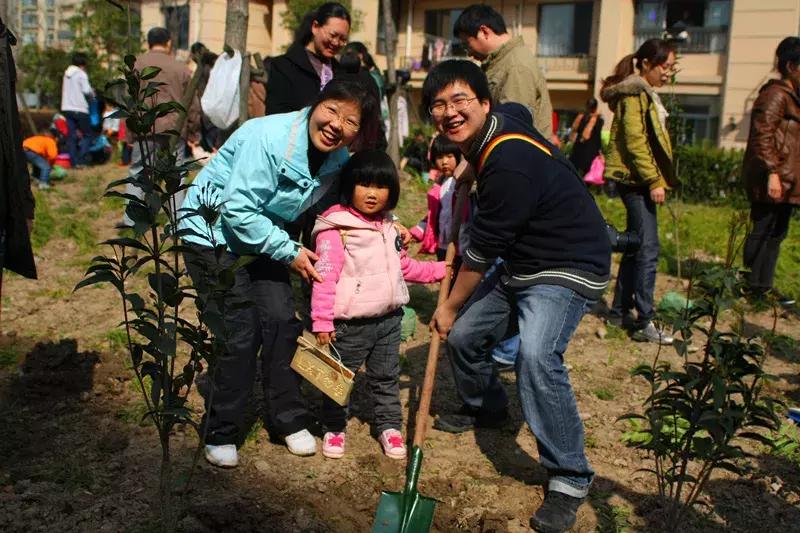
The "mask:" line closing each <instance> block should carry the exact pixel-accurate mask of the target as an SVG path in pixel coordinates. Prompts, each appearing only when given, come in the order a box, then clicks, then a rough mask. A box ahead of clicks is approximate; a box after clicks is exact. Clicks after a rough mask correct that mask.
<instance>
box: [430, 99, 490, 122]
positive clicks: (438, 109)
mask: <svg viewBox="0 0 800 533" xmlns="http://www.w3.org/2000/svg"><path fill="white" fill-rule="evenodd" d="M477 99H478V97H477V96H473V97H472V98H466V97H459V98H454V99H453V100H451V101H450V102H436V103H435V104H433V105H432V106H430V107H429V108H428V111H429V112H430V114H431V116H433V117H437V118H438V117H441V116H444V114H445V112H446V111H447V109H448V108H451V107H452V108H453V111H463V110H465V109H466V108H467V107H468V106H469V104H470V103H472V101H473V100H477Z"/></svg>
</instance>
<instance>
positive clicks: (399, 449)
mask: <svg viewBox="0 0 800 533" xmlns="http://www.w3.org/2000/svg"><path fill="white" fill-rule="evenodd" d="M378 440H379V441H380V443H381V446H383V453H384V454H386V457H389V458H391V459H405V458H406V444H405V439H403V434H402V433H400V432H399V431H397V430H396V429H387V430H385V431H384V432H383V433H381V436H380V437H378Z"/></svg>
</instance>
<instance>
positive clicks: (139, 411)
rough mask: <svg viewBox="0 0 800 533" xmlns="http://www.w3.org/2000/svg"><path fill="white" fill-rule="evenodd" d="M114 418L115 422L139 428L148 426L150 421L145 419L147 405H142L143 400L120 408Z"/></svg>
mask: <svg viewBox="0 0 800 533" xmlns="http://www.w3.org/2000/svg"><path fill="white" fill-rule="evenodd" d="M137 391H138V386H137ZM114 416H115V417H116V418H117V420H119V421H121V422H125V423H126V424H131V425H136V426H140V427H145V426H147V425H149V424H150V419H149V418H148V417H147V404H145V403H144V400H136V401H133V402H131V403H129V404H128V405H125V406H123V407H121V408H120V409H119V410H117V412H116V413H115V414H114Z"/></svg>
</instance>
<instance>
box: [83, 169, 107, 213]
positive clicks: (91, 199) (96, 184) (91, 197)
mask: <svg viewBox="0 0 800 533" xmlns="http://www.w3.org/2000/svg"><path fill="white" fill-rule="evenodd" d="M82 184H83V187H81V192H80V197H79V198H80V201H81V203H82V204H83V205H86V204H94V203H97V201H98V200H99V199H100V197H101V196H103V190H104V189H105V187H104V185H103V176H102V175H100V174H91V175H89V176H86V177H85V178H84V179H83V180H82Z"/></svg>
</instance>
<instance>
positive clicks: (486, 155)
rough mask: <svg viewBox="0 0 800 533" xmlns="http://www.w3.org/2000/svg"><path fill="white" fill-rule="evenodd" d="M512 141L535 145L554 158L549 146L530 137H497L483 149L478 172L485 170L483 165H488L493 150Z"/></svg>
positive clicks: (507, 135)
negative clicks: (516, 140)
mask: <svg viewBox="0 0 800 533" xmlns="http://www.w3.org/2000/svg"><path fill="white" fill-rule="evenodd" d="M512 139H519V140H521V141H525V142H527V143H530V144H532V145H534V146H535V147H536V148H538V149H539V150H541V151H542V152H544V153H546V154H547V155H549V156H550V157H552V156H553V152H551V151H550V149H549V148H548V147H547V146H545V145H543V144H542V143H540V142H539V141H537V140H535V139H532V138H530V137H528V136H527V135H522V134H520V133H507V134H505V135H500V136H499V137H495V138H494V139H493V140H492V142H490V143H489V144H488V145H487V146H486V148H484V149H483V153H482V154H481V158H480V160H479V161H478V172H480V171H481V170H483V165H484V163H486V160H487V159H488V158H489V154H491V153H492V150H494V149H495V147H497V145H498V144H500V143H501V142H503V141H510V140H512Z"/></svg>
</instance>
